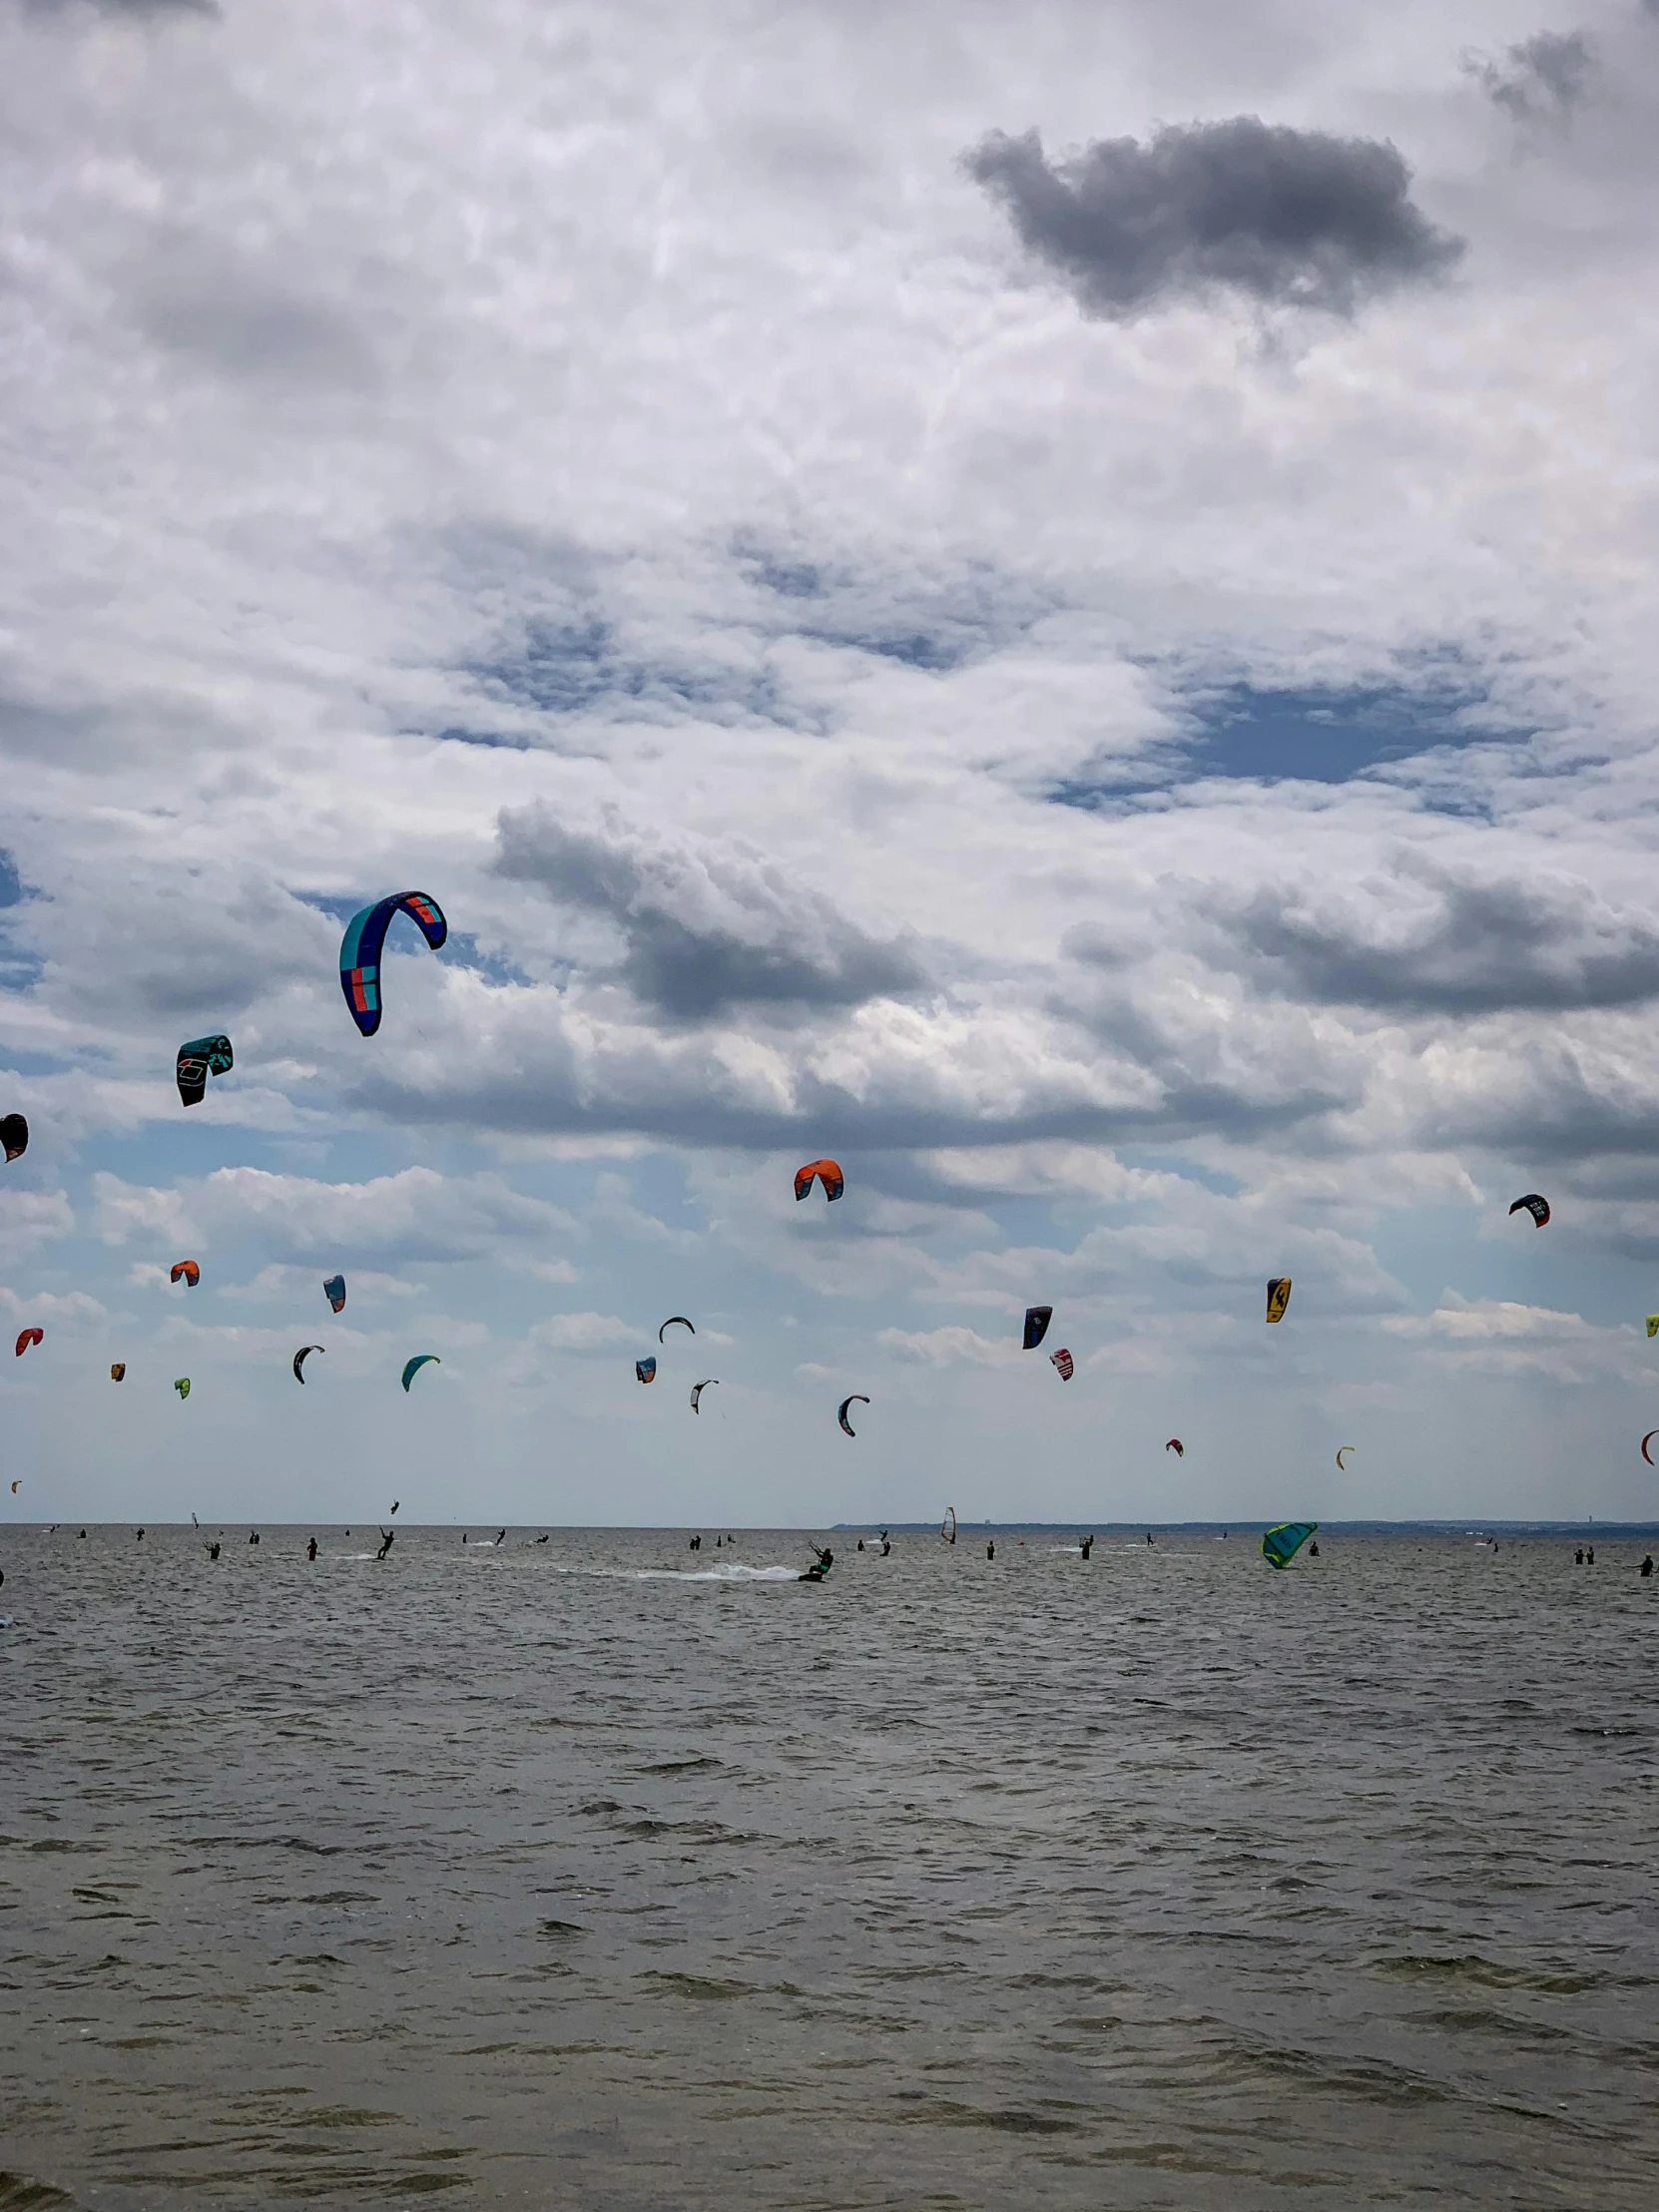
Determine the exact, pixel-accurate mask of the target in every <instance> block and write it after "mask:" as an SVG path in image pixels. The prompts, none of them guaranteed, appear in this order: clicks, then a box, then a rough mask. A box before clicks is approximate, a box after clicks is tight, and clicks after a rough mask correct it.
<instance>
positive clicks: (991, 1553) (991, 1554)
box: [985, 1537, 996, 1559]
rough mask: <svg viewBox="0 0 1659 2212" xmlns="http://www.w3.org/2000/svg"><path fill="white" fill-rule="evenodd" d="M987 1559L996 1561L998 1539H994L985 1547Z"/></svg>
mask: <svg viewBox="0 0 1659 2212" xmlns="http://www.w3.org/2000/svg"><path fill="white" fill-rule="evenodd" d="M985 1557H986V1558H987V1559H994V1558H995V1557H996V1539H995V1538H994V1537H993V1538H992V1539H991V1541H990V1542H989V1543H988V1544H987V1545H986V1546H985Z"/></svg>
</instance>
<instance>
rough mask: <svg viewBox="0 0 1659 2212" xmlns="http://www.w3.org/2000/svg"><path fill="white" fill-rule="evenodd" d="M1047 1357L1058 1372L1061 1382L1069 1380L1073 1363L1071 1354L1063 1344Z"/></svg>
mask: <svg viewBox="0 0 1659 2212" xmlns="http://www.w3.org/2000/svg"><path fill="white" fill-rule="evenodd" d="M1048 1357H1049V1360H1050V1362H1051V1363H1052V1365H1053V1367H1054V1368H1055V1369H1056V1371H1057V1372H1058V1374H1059V1378H1060V1381H1061V1382H1062V1383H1069V1382H1070V1381H1071V1378H1072V1372H1073V1365H1074V1363H1073V1361H1072V1357H1071V1354H1070V1353H1069V1352H1068V1351H1067V1350H1066V1348H1065V1346H1064V1345H1062V1346H1061V1347H1060V1349H1059V1351H1058V1352H1051V1353H1050V1354H1049V1356H1048Z"/></svg>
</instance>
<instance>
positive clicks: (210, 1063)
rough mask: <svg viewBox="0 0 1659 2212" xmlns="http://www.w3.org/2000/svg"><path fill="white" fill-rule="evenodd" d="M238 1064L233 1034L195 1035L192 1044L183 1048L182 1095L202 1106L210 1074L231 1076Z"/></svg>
mask: <svg viewBox="0 0 1659 2212" xmlns="http://www.w3.org/2000/svg"><path fill="white" fill-rule="evenodd" d="M235 1066H236V1054H235V1053H234V1052H233V1051H232V1050H231V1040H230V1038H229V1037H227V1036H224V1035H220V1036H217V1037H192V1039H191V1040H190V1042H189V1044H182V1045H181V1046H180V1047H179V1063H178V1069H177V1073H178V1077H179V1096H180V1097H181V1098H182V1099H183V1100H184V1102H185V1104H186V1105H187V1106H200V1105H201V1103H202V1094H203V1092H204V1091H206V1089H207V1087H208V1077H209V1076H210V1075H229V1074H230V1072H231V1070H232V1068H234V1067H235Z"/></svg>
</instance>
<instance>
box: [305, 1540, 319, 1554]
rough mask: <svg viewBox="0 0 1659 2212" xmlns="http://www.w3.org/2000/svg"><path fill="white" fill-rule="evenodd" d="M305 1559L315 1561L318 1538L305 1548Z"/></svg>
mask: <svg viewBox="0 0 1659 2212" xmlns="http://www.w3.org/2000/svg"><path fill="white" fill-rule="evenodd" d="M305 1557H306V1558H307V1559H314V1558H315V1557H316V1538H315V1537H314V1536H313V1537H312V1538H311V1540H310V1542H309V1543H308V1544H307V1545H306V1546H305Z"/></svg>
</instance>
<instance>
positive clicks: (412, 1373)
mask: <svg viewBox="0 0 1659 2212" xmlns="http://www.w3.org/2000/svg"><path fill="white" fill-rule="evenodd" d="M428 1360H430V1361H431V1363H432V1365H433V1367H435V1368H441V1367H442V1366H443V1362H442V1361H441V1360H440V1359H439V1358H438V1356H437V1354H436V1353H435V1352H417V1353H416V1354H415V1356H414V1358H413V1359H412V1360H405V1361H404V1363H403V1387H404V1389H407V1388H408V1386H409V1384H410V1383H412V1382H413V1381H414V1379H415V1377H416V1376H417V1375H418V1374H419V1373H420V1371H421V1369H422V1368H423V1367H424V1366H425V1365H426V1363H427V1361H428Z"/></svg>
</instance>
